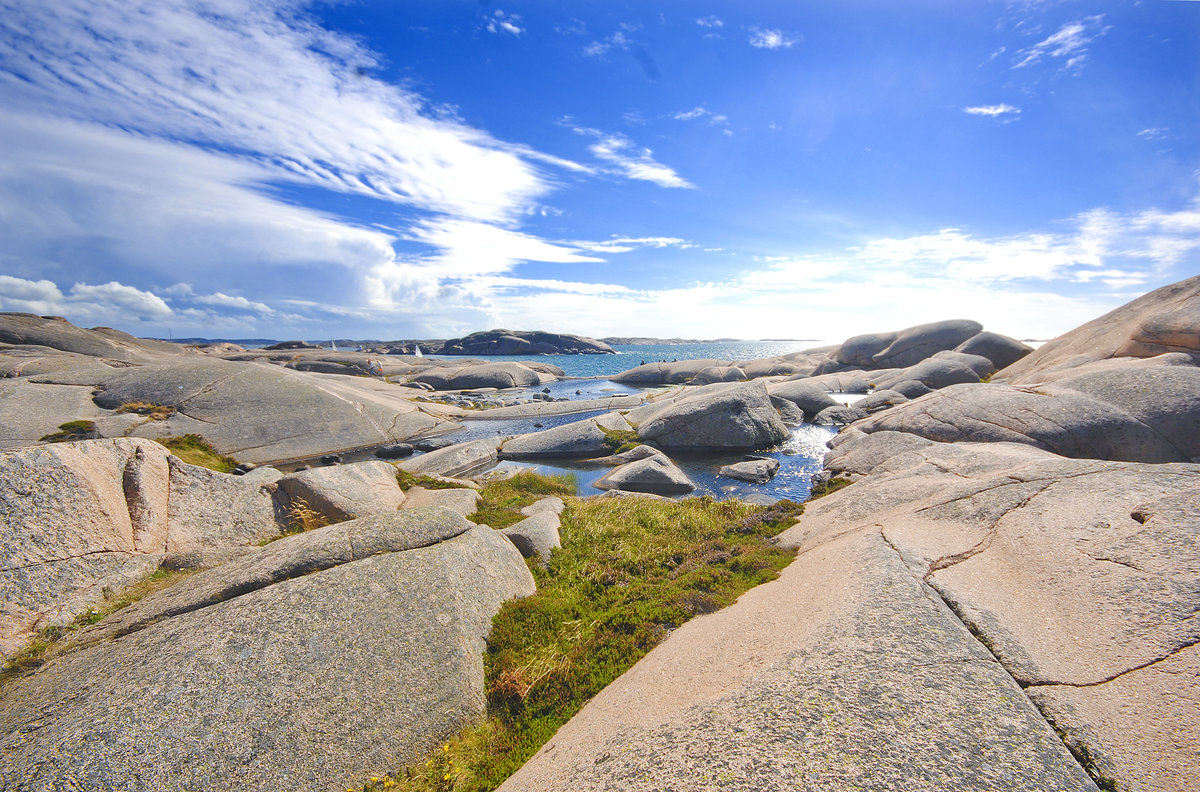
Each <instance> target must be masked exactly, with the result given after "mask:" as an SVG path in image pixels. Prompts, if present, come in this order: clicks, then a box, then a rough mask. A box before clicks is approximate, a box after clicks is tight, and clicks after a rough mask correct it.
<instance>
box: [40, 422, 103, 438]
mask: <svg viewBox="0 0 1200 792" xmlns="http://www.w3.org/2000/svg"><path fill="white" fill-rule="evenodd" d="M99 436H100V433H99V432H98V431H96V424H95V423H94V422H92V421H85V420H79V421H67V422H66V423H64V424H59V425H58V431H57V432H52V433H51V434H48V435H43V436H42V438H41V439H42V440H44V441H46V442H48V443H69V442H71V441H73V440H95V439H96V438H97V437H99Z"/></svg>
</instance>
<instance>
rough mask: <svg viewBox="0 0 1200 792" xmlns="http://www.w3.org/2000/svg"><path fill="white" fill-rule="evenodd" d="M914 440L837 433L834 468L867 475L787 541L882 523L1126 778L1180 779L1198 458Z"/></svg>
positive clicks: (1006, 660) (1190, 716)
mask: <svg viewBox="0 0 1200 792" xmlns="http://www.w3.org/2000/svg"><path fill="white" fill-rule="evenodd" d="M904 437H905V436H903V435H896V434H895V433H887V432H880V433H877V434H872V435H864V434H861V433H857V432H851V433H850V434H849V435H847V436H846V437H845V438H839V442H838V444H837V449H836V450H835V453H834V454H832V455H830V457H829V458H828V459H827V464H829V465H830V466H831V468H833V469H834V470H838V471H842V470H848V471H850V472H854V473H859V474H866V478H863V479H861V480H859V481H858V482H856V483H855V484H854V485H853V486H852V487H849V488H847V489H845V490H843V491H840V492H837V493H835V494H833V495H830V496H828V497H827V498H824V499H821V500H819V501H816V502H814V503H813V504H811V505H810V506H809V508H808V509H806V511H805V514H804V516H803V518H802V519H801V521H800V522H799V524H798V525H797V526H795V527H794V528H792V529H789V530H788V531H786V532H784V534H782V535H781V537H780V541H781V542H783V543H785V544H791V545H792V546H796V547H800V548H802V549H803V548H808V547H816V546H819V545H820V544H821V543H822V542H823V541H825V540H826V539H827V538H828V537H830V536H834V535H838V536H841V535H846V534H847V533H848V532H851V531H854V530H861V531H863V532H864V533H869V534H879V533H880V532H882V536H883V538H884V539H886V541H887V543H888V545H890V546H891V547H893V548H895V552H896V553H898V554H899V557H900V558H902V559H903V560H904V562H905V564H906V566H907V567H908V568H909V570H910V571H911V573H912V574H913V576H914V577H915V578H917V579H920V580H924V581H926V582H927V583H929V584H930V585H931V586H932V587H933V588H934V589H935V590H936V591H937V592H938V594H940V596H941V598H942V599H944V600H945V602H946V603H947V604H948V605H949V606H950V607H951V608H952V609H953V610H954V612H955V613H956V614H957V615H958V616H959V617H960V618H961V619H962V620H963V622H964V623H966V624H968V625H970V626H971V629H972V630H973V631H974V632H976V633H977V634H979V635H980V636H981V639H982V640H985V641H986V642H987V645H988V646H989V647H990V649H991V651H992V653H993V654H994V655H995V656H996V657H997V658H998V659H999V660H1000V662H1001V663H1002V664H1003V665H1004V668H1005V669H1006V671H1007V672H1008V673H1009V674H1011V675H1012V676H1013V677H1014V678H1015V679H1016V680H1017V681H1018V682H1019V683H1020V684H1021V685H1022V686H1023V687H1025V689H1026V692H1027V693H1028V694H1029V695H1030V697H1031V698H1032V699H1033V701H1034V702H1035V703H1037V704H1038V705H1039V706H1040V707H1041V708H1042V709H1043V711H1044V712H1046V714H1047V715H1048V716H1049V717H1050V718H1051V719H1052V720H1053V721H1054V723H1055V725H1056V726H1057V727H1058V728H1060V729H1062V730H1063V731H1064V732H1065V734H1066V739H1067V741H1068V743H1069V744H1071V745H1073V746H1075V747H1076V748H1078V747H1079V745H1080V744H1083V745H1085V746H1086V747H1087V749H1088V752H1089V753H1090V754H1092V755H1093V756H1094V757H1096V758H1097V764H1098V765H1099V768H1100V769H1101V770H1102V771H1103V772H1104V773H1105V774H1106V775H1108V776H1110V777H1112V778H1114V779H1116V781H1117V782H1118V783H1119V784H1120V788H1129V789H1145V790H1161V791H1162V792H1165V791H1166V790H1173V789H1180V788H1186V787H1187V786H1188V785H1189V784H1190V783H1191V776H1192V775H1194V773H1193V770H1194V762H1195V746H1196V745H1197V744H1200V722H1198V721H1197V720H1196V718H1195V711H1196V710H1195V708H1196V701H1197V700H1196V693H1195V679H1196V675H1197V674H1198V673H1200V656H1198V655H1200V653H1198V652H1197V651H1196V648H1195V647H1196V644H1197V641H1200V625H1197V624H1196V623H1195V622H1196V619H1195V617H1194V613H1195V612H1196V609H1197V608H1198V607H1200V587H1197V585H1196V580H1197V579H1198V578H1197V573H1198V572H1200V521H1198V520H1197V517H1198V516H1200V510H1198V506H1197V504H1200V465H1194V464H1163V465H1148V464H1135V463H1124V462H1107V461H1097V460H1075V459H1064V458H1062V457H1059V456H1056V455H1053V454H1049V453H1047V452H1044V451H1039V450H1037V449H1033V448H1029V447H1028V446H1018V445H1011V444H1003V443H1000V444H974V443H957V444H943V443H934V442H929V441H926V440H919V439H917V440H915V443H914V440H912V439H910V440H903V439H902V438H904ZM907 437H909V438H911V436H907Z"/></svg>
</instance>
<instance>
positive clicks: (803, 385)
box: [767, 379, 837, 416]
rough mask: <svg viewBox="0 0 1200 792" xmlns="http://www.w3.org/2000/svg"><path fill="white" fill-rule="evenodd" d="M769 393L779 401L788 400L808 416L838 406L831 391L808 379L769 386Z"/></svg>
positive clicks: (786, 381) (785, 381)
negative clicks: (830, 393)
mask: <svg viewBox="0 0 1200 792" xmlns="http://www.w3.org/2000/svg"><path fill="white" fill-rule="evenodd" d="M767 392H768V393H770V394H771V396H773V397H775V398H777V399H787V400H788V401H790V402H791V403H792V404H794V405H796V406H797V407H799V408H800V409H801V410H802V411H803V412H804V414H805V415H806V416H813V415H816V414H817V413H819V412H821V410H824V409H825V408H826V407H833V406H834V405H836V404H837V402H836V401H834V400H833V397H832V396H830V395H829V391H827V390H826V389H825V388H823V387H821V386H820V385H818V384H816V383H813V382H811V381H809V380H807V379H797V380H784V381H783V382H774V383H771V384H770V385H768V386H767Z"/></svg>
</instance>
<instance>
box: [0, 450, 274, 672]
mask: <svg viewBox="0 0 1200 792" xmlns="http://www.w3.org/2000/svg"><path fill="white" fill-rule="evenodd" d="M278 533H279V526H278V524H277V522H276V514H275V505H274V502H273V500H272V497H271V495H270V493H269V492H266V491H264V490H263V489H262V488H261V487H260V486H258V485H256V484H254V483H253V482H243V481H241V480H240V479H239V478H238V477H235V476H228V475H225V474H221V473H213V472H212V471H209V470H205V469H203V468H196V467H194V466H192V465H187V464H185V463H183V462H180V461H179V460H178V459H177V458H175V457H173V456H170V455H169V453H168V451H167V450H166V449H165V448H163V447H162V446H160V445H159V444H157V443H154V442H151V441H148V440H137V439H120V440H89V441H84V442H77V443H59V444H55V445H50V446H42V447H34V448H28V449H24V450H21V451H14V452H8V453H3V454H0V596H2V598H0V652H2V653H3V654H4V655H5V656H6V657H7V656H9V655H11V654H13V653H14V652H16V651H18V650H20V649H21V648H23V647H24V646H25V645H26V644H28V643H29V641H30V640H31V639H32V638H33V636H34V635H35V634H36V632H37V631H38V630H40V629H42V628H44V627H47V626H62V625H65V624H67V623H69V622H70V621H71V620H72V619H73V618H74V617H75V616H77V615H79V614H81V613H83V612H85V611H87V610H88V609H89V608H91V607H92V606H93V605H95V604H96V603H98V602H100V601H102V600H103V599H104V598H105V597H106V593H107V592H116V591H118V590H120V589H121V588H123V587H124V586H127V585H129V584H131V583H133V582H136V581H137V580H139V579H141V578H142V577H144V576H145V575H147V574H149V573H150V572H153V571H154V570H155V569H156V568H157V567H158V565H159V563H160V562H161V561H162V559H163V557H164V555H165V554H167V553H170V552H180V551H186V550H200V549H205V548H210V549H216V548H226V547H231V546H236V545H249V544H253V543H255V542H257V541H259V540H261V539H263V538H268V537H271V536H277V535H278Z"/></svg>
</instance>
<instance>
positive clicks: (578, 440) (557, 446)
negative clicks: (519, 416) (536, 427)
mask: <svg viewBox="0 0 1200 792" xmlns="http://www.w3.org/2000/svg"><path fill="white" fill-rule="evenodd" d="M617 418H618V419H620V425H616V428H621V429H624V430H626V431H628V430H629V428H630V427H629V424H627V423H625V421H624V419H621V418H620V415H619V414H617ZM608 437H609V436H608V434H606V433H605V428H604V427H601V426H600V424H599V423H598V422H597V420H596V419H584V420H582V421H575V422H573V423H568V424H563V425H562V426H556V427H554V428H552V429H544V430H542V431H540V432H532V433H530V434H525V435H519V436H517V437H514V438H512V439H511V440H509V441H507V442H505V443H504V445H502V446H501V447H500V451H499V453H500V458H501V459H538V458H553V457H575V458H583V457H594V456H597V455H600V454H605V453H608V452H609V451H611V447H610V446H609V439H608Z"/></svg>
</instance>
